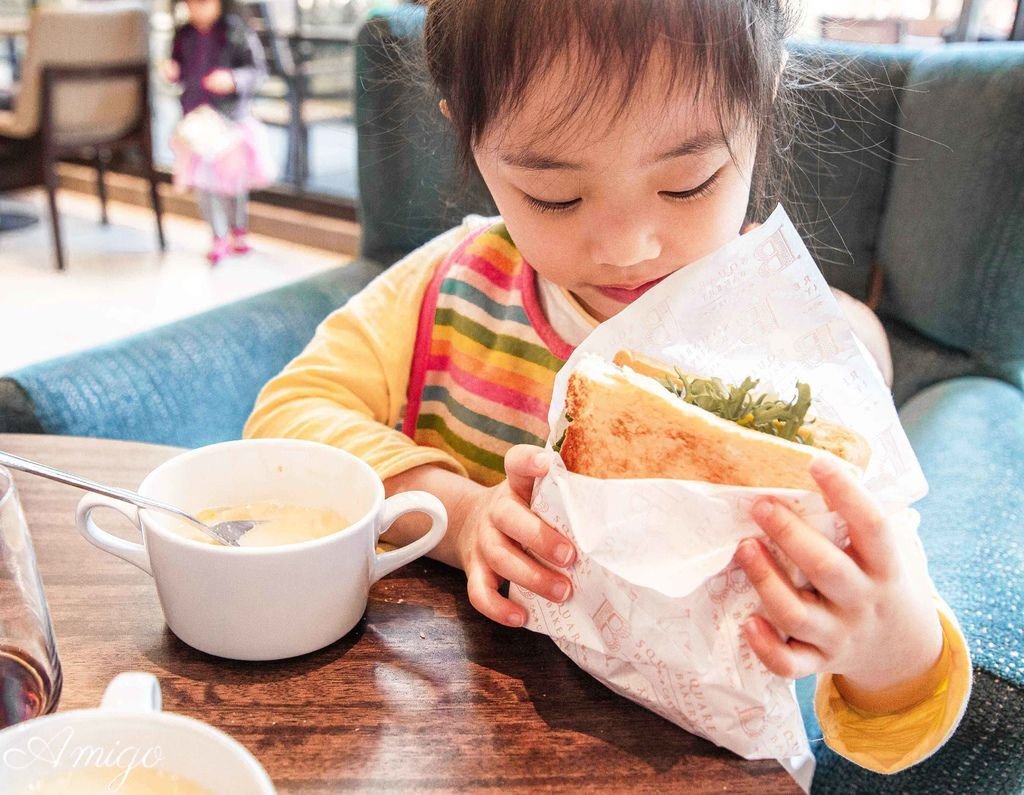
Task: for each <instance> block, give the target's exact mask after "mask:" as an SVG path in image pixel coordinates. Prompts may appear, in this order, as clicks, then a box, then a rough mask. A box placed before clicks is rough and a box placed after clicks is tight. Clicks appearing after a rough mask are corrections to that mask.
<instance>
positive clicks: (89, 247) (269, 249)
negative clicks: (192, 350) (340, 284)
mask: <svg viewBox="0 0 1024 795" xmlns="http://www.w3.org/2000/svg"><path fill="white" fill-rule="evenodd" d="M58 199H59V203H60V209H61V220H62V223H63V235H64V245H65V257H66V262H67V268H66V270H65V271H63V272H59V271H57V270H56V269H55V267H54V264H53V249H52V239H51V232H50V222H49V216H48V213H47V211H46V210H45V194H44V193H42V192H41V191H29V192H25V193H20V194H4V195H2V196H0V207H2V208H3V209H8V210H17V209H25V208H28V209H31V210H33V211H34V212H35V213H36V214H37V215H38V217H39V219H40V220H39V223H37V224H35V225H34V226H31V227H29V228H28V229H24V230H21V231H16V232H8V233H4V234H3V235H0V374H2V373H5V372H8V371H10V370H12V369H14V368H16V367H20V366H22V365H26V364H30V363H31V362H34V361H41V360H44V359H48V358H50V357H53V356H57V355H60V354H63V353H69V352H71V351H75V350H81V349H84V348H89V347H92V346H93V345H98V344H100V343H103V342H108V341H110V340H114V339H118V338H120V337H123V336H126V335H128V334H132V333H135V332H138V331H142V330H144V329H147V328H152V327H154V326H158V325H162V324H164V323H167V322H170V321H172V320H175V319H177V318H180V317H184V316H186V315H191V314H195V313H197V312H201V311H203V310H205V309H208V308H210V307H214V306H218V305H221V304H225V303H229V302H231V301H234V300H236V299H238V298H243V297H245V296H248V295H253V294H256V293H261V292H265V291H266V290H271V289H273V288H274V287H278V286H280V285H283V284H286V283H288V282H292V281H296V280H298V279H302V278H304V277H306V276H311V275H313V274H314V273H318V272H320V271H324V270H327V269H329V268H332V267H336V266H338V265H341V264H344V263H345V262H347V261H348V259H349V258H348V257H345V256H341V255H337V254H332V253H330V252H326V251H323V250H320V249H314V248H307V247H304V246H298V245H295V244H291V243H284V242H281V241H278V240H274V239H272V238H267V237H263V236H260V235H254V236H253V237H252V241H251V242H252V245H253V251H252V252H250V253H249V254H247V255H245V256H239V257H231V258H228V259H226V260H223V261H221V262H220V263H219V264H218V265H217V266H216V267H215V268H211V267H210V265H209V263H208V262H207V260H206V256H205V255H206V251H207V249H208V247H209V241H210V232H209V229H208V227H206V226H205V225H204V224H203V223H201V222H199V221H193V220H191V219H186V218H181V217H179V216H165V217H164V230H165V233H166V235H167V243H168V249H167V252H165V253H163V254H161V252H160V250H159V248H158V247H157V241H156V230H155V225H154V222H153V214H152V213H151V212H150V211H148V210H144V209H140V208H136V207H131V206H128V205H124V204H119V203H117V202H112V203H111V204H110V205H109V207H110V221H111V223H110V226H108V227H103V226H101V225H100V224H99V221H98V219H99V205H98V203H97V201H96V199H95V198H94V197H89V196H85V195H82V194H77V193H73V192H70V191H61V192H60V193H59V194H58Z"/></svg>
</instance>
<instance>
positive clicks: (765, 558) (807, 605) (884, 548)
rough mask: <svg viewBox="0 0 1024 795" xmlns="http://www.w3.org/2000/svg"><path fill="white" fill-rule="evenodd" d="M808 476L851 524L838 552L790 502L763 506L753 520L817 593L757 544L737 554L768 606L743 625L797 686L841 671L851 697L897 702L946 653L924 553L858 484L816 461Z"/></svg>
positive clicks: (748, 542) (765, 657)
mask: <svg viewBox="0 0 1024 795" xmlns="http://www.w3.org/2000/svg"><path fill="white" fill-rule="evenodd" d="M811 475H812V476H813V477H814V479H815V481H816V482H817V483H818V485H819V486H820V487H821V490H822V492H823V493H824V495H825V497H826V498H827V500H828V502H829V504H830V505H831V506H832V507H833V509H834V510H835V511H836V512H838V513H839V515H840V516H842V517H843V518H844V519H845V520H846V522H847V525H848V527H849V546H848V547H847V548H846V549H840V548H839V547H837V546H836V545H835V544H833V543H832V542H831V541H830V540H829V539H827V538H825V537H824V536H823V535H821V534H820V533H819V532H818V531H817V530H815V529H814V528H812V527H811V526H810V525H808V524H807V523H806V522H804V521H803V520H802V519H800V518H799V517H798V516H797V515H796V514H794V513H793V512H792V511H791V510H789V509H788V508H787V507H786V506H784V505H783V504H781V503H779V502H776V501H774V500H772V499H770V498H766V499H762V500H759V501H758V502H757V503H756V504H755V506H754V510H753V515H754V519H755V521H756V522H757V523H758V525H760V526H761V528H762V529H763V530H764V532H765V534H766V535H767V536H768V537H769V538H770V539H772V540H773V541H774V542H775V543H776V544H778V546H779V548H780V549H781V550H782V551H783V552H784V553H785V554H786V555H788V556H789V558H790V560H792V561H793V563H794V564H796V566H797V568H799V569H800V571H802V572H803V574H804V575H805V576H806V577H807V579H808V580H809V581H810V583H811V585H812V586H813V587H814V589H815V590H814V591H810V590H806V589H798V588H796V587H795V586H794V585H793V583H792V582H791V580H790V579H789V577H787V576H786V574H785V573H784V572H783V571H782V569H781V568H780V567H779V565H778V563H776V561H775V559H774V558H773V557H772V556H771V554H770V553H769V552H768V550H767V549H766V548H765V546H764V544H762V543H761V542H760V541H759V540H757V539H755V538H747V539H744V540H743V541H742V542H740V545H739V547H738V548H737V550H736V561H737V563H739V565H740V566H741V567H742V568H743V570H744V571H745V572H746V574H747V576H748V577H749V578H750V581H751V583H752V584H753V586H754V588H755V589H756V590H757V593H758V594H759V595H760V597H761V601H762V603H763V616H753V617H752V618H751V619H750V620H749V621H748V622H747V623H746V624H745V625H744V634H745V635H746V638H747V641H748V642H749V643H750V646H751V648H753V650H754V652H755V653H756V654H757V656H758V657H759V658H760V659H761V661H762V662H763V663H764V664H765V666H766V667H767V668H768V669H769V670H770V671H772V672H773V673H776V674H778V675H780V676H785V677H788V678H792V679H798V678H800V677H804V676H808V675H810V674H813V673H823V672H829V673H833V674H840V675H841V676H842V677H843V679H844V680H845V682H846V683H848V684H849V685H850V686H852V687H851V690H852V692H857V693H861V694H871V697H872V699H874V698H875V697H876V696H877V697H878V698H880V699H882V700H885V698H886V696H887V695H889V696H891V699H890V701H891V702H895V703H896V706H894V707H893V708H894V709H898V708H902V705H900V704H899V703H898V702H899V699H900V697H901V694H903V693H906V692H907V688H908V686H910V685H911V683H913V682H914V681H915V680H917V679H919V678H920V677H922V676H924V675H925V674H927V673H928V672H929V671H930V670H932V669H933V667H934V666H935V664H936V662H937V661H938V659H939V656H940V654H941V653H942V643H943V641H942V626H941V624H940V623H939V617H938V611H937V608H936V605H935V602H934V601H933V598H932V587H931V584H930V580H929V579H928V574H927V569H926V565H925V561H924V555H923V553H922V552H921V550H920V548H919V546H918V543H917V540H916V537H915V536H914V535H913V534H910V533H905V532H901V531H900V530H899V529H898V528H897V527H895V526H894V525H893V524H891V523H890V522H887V521H886V520H885V518H884V517H883V516H882V513H881V510H880V508H879V507H878V505H877V504H876V503H875V501H874V500H873V499H872V497H871V496H870V495H869V494H868V493H867V491H866V490H865V489H864V488H863V486H861V485H860V484H859V483H858V482H857V481H856V480H855V479H854V477H853V476H852V475H851V474H850V473H849V472H847V471H845V470H844V469H843V468H841V467H839V466H837V465H836V463H835V462H832V461H829V460H827V459H824V458H819V459H818V460H816V461H815V462H814V464H813V465H812V466H811Z"/></svg>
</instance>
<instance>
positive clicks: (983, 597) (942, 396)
mask: <svg viewBox="0 0 1024 795" xmlns="http://www.w3.org/2000/svg"><path fill="white" fill-rule="evenodd" d="M900 417H901V419H902V420H903V425H904V427H905V428H906V430H907V435H908V436H909V437H910V441H911V444H912V445H913V446H914V450H915V452H916V453H917V455H918V458H919V459H920V461H921V466H922V468H923V469H924V473H925V476H926V477H927V478H928V484H929V494H928V497H926V498H925V499H924V500H922V501H921V503H920V505H919V508H920V511H921V539H922V541H923V542H924V545H925V549H926V550H927V552H928V559H929V566H930V569H931V573H932V577H933V579H934V580H935V584H936V586H937V587H938V589H939V592H940V593H941V594H942V595H943V597H945V599H946V600H947V601H948V602H949V604H950V605H951V606H952V608H953V609H954V611H956V614H957V616H958V617H959V619H960V623H961V624H962V626H963V628H964V632H965V633H966V635H967V638H968V640H969V641H970V646H971V654H972V656H973V657H974V662H975V665H976V666H977V667H979V668H984V669H987V670H989V671H992V672H994V673H997V674H998V675H999V676H1002V677H1004V678H1005V679H1007V680H1009V681H1011V682H1013V683H1014V684H1016V685H1017V686H1019V687H1024V645H1022V642H1024V577H1022V576H1021V572H1024V489H1022V488H1021V484H1022V483H1024V393H1022V392H1021V391H1020V390H1019V389H1016V388H1014V387H1012V386H1010V385H1009V384H1006V383H1004V382H1002V381H997V380H995V379H991V378H957V379H953V380H951V381H944V382H942V383H940V384H936V385H935V386H933V387H931V388H929V389H926V390H925V391H924V392H922V393H921V394H919V395H917V396H915V397H914V398H912V399H911V400H910V401H909V402H908V403H907V404H906V405H905V406H904V407H903V410H902V411H901V412H900Z"/></svg>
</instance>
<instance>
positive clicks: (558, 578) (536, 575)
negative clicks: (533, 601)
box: [481, 543, 572, 602]
mask: <svg viewBox="0 0 1024 795" xmlns="http://www.w3.org/2000/svg"><path fill="white" fill-rule="evenodd" d="M481 552H482V554H483V558H484V562H485V563H486V564H487V565H488V566H490V568H491V569H493V570H494V573H495V574H497V575H498V576H499V577H501V578H502V579H504V580H508V581H509V582H513V583H515V584H516V585H518V586H520V587H522V588H525V589H526V590H527V591H530V592H531V593H535V594H537V595H538V596H543V597H544V598H545V599H550V600H551V601H552V602H564V601H565V600H566V598H568V596H569V593H570V592H571V591H572V584H571V583H570V582H569V579H568V578H567V577H564V576H563V575H561V574H558V573H557V572H554V571H552V570H551V569H549V568H548V567H547V566H544V565H543V564H541V563H538V562H537V561H536V560H534V559H533V558H531V557H530V556H529V555H527V554H526V553H525V552H523V550H521V549H519V548H518V547H516V546H515V545H514V544H509V543H504V544H493V545H490V546H487V547H484V548H483V549H482V550H481Z"/></svg>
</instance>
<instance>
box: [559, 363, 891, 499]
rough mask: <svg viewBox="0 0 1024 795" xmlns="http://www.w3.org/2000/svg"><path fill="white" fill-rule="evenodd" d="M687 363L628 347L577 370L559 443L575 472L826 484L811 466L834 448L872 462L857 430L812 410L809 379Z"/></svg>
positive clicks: (859, 463) (863, 463) (853, 463)
mask: <svg viewBox="0 0 1024 795" xmlns="http://www.w3.org/2000/svg"><path fill="white" fill-rule="evenodd" d="M757 384H758V382H757V381H756V380H754V379H752V378H746V379H745V380H744V381H743V383H741V384H740V385H738V386H735V385H729V384H725V383H723V382H722V381H721V380H720V379H717V378H705V377H699V376H694V375H689V374H686V373H683V372H680V371H679V370H678V369H676V368H673V367H670V366H668V365H665V364H662V363H661V362H658V361H656V360H654V359H650V358H647V357H644V356H641V355H639V354H636V353H632V352H630V351H620V352H619V353H618V354H616V356H615V358H614V361H613V362H607V361H605V360H604V359H602V358H600V357H598V356H587V357H585V358H584V359H583V360H582V361H581V362H580V365H579V366H578V367H577V368H576V370H575V371H573V373H572V374H571V375H570V377H569V383H568V388H567V392H566V400H565V417H564V419H565V422H566V423H567V424H566V426H565V432H564V433H563V434H562V437H561V438H560V439H559V440H558V442H557V444H556V445H555V449H556V451H558V452H559V453H560V454H561V456H562V460H563V461H564V462H565V465H566V468H567V469H568V470H569V471H570V472H576V473H578V474H581V475H588V476H590V477H597V478H671V479H676V480H697V481H704V482H707V483H717V484H726V485H734V486H754V487H760V488H793V489H808V490H811V491H820V490H819V488H818V486H817V484H816V483H815V481H814V479H813V478H812V477H811V474H810V471H809V468H810V465H811V462H812V461H813V460H814V459H815V458H816V457H818V456H835V457H836V458H838V459H840V460H842V461H844V462H846V465H848V466H850V467H852V468H853V469H855V470H859V471H863V470H865V469H866V468H867V465H868V461H869V459H870V457H871V448H870V446H869V445H868V443H867V441H866V440H865V439H864V438H863V437H861V436H860V435H859V434H858V433H856V432H855V431H853V430H851V429H849V428H846V427H844V426H842V425H840V424H838V423H834V422H827V421H825V420H823V419H821V418H814V416H813V400H812V397H811V390H810V388H809V387H808V386H807V385H806V384H803V383H797V385H796V395H795V397H793V398H792V399H791V400H788V401H786V400H781V399H779V398H777V397H774V396H771V395H768V394H765V393H763V392H758V390H757Z"/></svg>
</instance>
